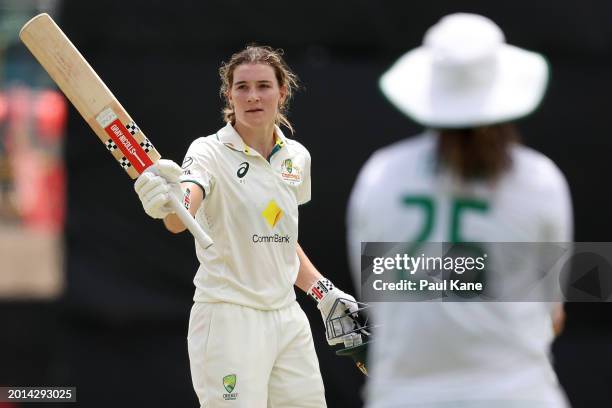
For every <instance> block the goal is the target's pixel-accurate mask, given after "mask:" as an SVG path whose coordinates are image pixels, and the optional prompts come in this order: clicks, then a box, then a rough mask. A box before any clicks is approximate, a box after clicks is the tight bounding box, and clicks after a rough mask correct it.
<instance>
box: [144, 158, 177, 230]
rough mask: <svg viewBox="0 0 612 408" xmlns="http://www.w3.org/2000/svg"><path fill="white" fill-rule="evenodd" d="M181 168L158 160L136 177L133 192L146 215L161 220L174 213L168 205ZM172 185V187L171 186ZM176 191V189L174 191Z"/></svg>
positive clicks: (169, 162)
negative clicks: (134, 191)
mask: <svg viewBox="0 0 612 408" xmlns="http://www.w3.org/2000/svg"><path fill="white" fill-rule="evenodd" d="M181 172H182V170H181V167H180V166H179V165H178V164H176V163H175V162H173V161H171V160H164V159H162V160H158V161H157V162H156V163H155V164H154V165H152V166H150V167H149V168H148V169H147V170H145V171H144V173H142V174H141V175H140V177H138V179H137V180H136V182H135V183H134V190H136V193H137V194H138V198H140V201H141V203H142V207H143V208H144V210H145V212H146V213H147V215H149V216H150V217H152V218H157V219H163V218H166V216H167V215H169V214H172V213H173V212H174V211H173V210H172V207H171V205H170V199H171V197H172V194H173V193H172V191H173V187H174V186H176V185H178V183H179V181H180V176H181ZM173 185H174V186H173ZM174 190H176V189H174Z"/></svg>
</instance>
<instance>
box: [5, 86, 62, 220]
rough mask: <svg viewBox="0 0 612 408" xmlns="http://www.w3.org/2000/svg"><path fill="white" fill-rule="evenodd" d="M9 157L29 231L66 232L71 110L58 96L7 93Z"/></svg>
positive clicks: (38, 92) (18, 88) (27, 90)
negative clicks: (66, 142) (66, 143)
mask: <svg viewBox="0 0 612 408" xmlns="http://www.w3.org/2000/svg"><path fill="white" fill-rule="evenodd" d="M6 101H7V106H8V109H7V119H8V121H7V124H6V125H7V126H6V128H7V134H6V137H5V148H6V152H7V153H8V157H9V161H10V166H11V173H12V175H13V180H12V182H13V190H14V192H15V203H16V209H17V212H18V214H19V216H20V218H21V220H22V221H23V223H24V225H25V226H26V227H27V228H34V229H40V230H45V231H50V232H61V229H62V228H63V225H64V214H65V201H66V198H65V195H66V186H65V184H66V182H65V178H66V177H65V169H64V164H63V160H62V157H61V151H62V148H61V147H62V146H61V144H62V139H63V137H64V131H65V124H66V117H67V104H66V100H65V99H64V98H63V96H62V95H61V94H60V93H59V92H58V91H55V90H50V89H46V90H35V89H30V88H27V87H24V86H16V87H12V88H10V89H9V90H8V92H7V93H6Z"/></svg>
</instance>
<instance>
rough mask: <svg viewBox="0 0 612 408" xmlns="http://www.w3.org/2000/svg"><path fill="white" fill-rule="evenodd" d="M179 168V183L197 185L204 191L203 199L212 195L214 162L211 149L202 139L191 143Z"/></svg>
mask: <svg viewBox="0 0 612 408" xmlns="http://www.w3.org/2000/svg"><path fill="white" fill-rule="evenodd" d="M181 168H182V169H183V174H182V175H181V183H186V182H191V183H195V184H197V185H199V186H200V188H201V189H202V191H204V197H208V196H209V195H210V194H211V193H212V191H213V190H214V185H215V177H214V171H215V161H214V155H213V152H212V147H211V146H210V145H209V144H208V143H206V141H205V140H204V138H200V139H197V140H195V141H194V142H193V143H191V146H189V149H188V150H187V154H186V155H185V159H184V160H183V164H182V165H181Z"/></svg>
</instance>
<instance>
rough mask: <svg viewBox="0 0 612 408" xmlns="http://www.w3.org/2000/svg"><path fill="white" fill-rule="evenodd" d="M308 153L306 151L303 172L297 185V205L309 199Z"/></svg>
mask: <svg viewBox="0 0 612 408" xmlns="http://www.w3.org/2000/svg"><path fill="white" fill-rule="evenodd" d="M310 161H311V159H310V153H309V152H308V151H306V162H305V164H304V173H303V179H302V183H301V184H300V185H299V187H298V191H297V201H298V205H302V204H306V203H307V202H309V201H310V190H311V184H310Z"/></svg>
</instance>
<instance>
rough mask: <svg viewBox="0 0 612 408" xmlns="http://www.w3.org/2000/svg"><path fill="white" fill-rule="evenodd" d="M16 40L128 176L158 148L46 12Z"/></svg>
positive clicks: (144, 164) (147, 162)
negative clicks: (42, 69)
mask: <svg viewBox="0 0 612 408" xmlns="http://www.w3.org/2000/svg"><path fill="white" fill-rule="evenodd" d="M19 37H20V38H21V41H22V42H23V43H24V44H25V45H26V47H28V49H29V50H30V52H32V54H33V55H34V57H35V58H36V59H37V60H38V62H39V63H40V65H42V67H43V68H44V69H45V71H47V73H48V74H49V76H51V78H52V79H53V81H54V82H55V83H56V84H57V86H58V87H59V88H60V89H61V90H62V92H63V93H64V94H65V95H66V97H67V98H68V99H69V100H70V102H71V103H72V105H73V106H74V107H75V108H76V109H77V111H78V112H79V113H80V114H81V116H82V117H83V119H85V121H86V122H87V123H88V124H89V126H90V127H91V128H92V129H93V131H94V132H95V133H96V135H97V136H98V138H99V139H100V140H101V141H102V143H104V144H105V145H106V148H107V149H108V150H109V151H110V152H111V154H112V155H113V157H114V158H115V159H116V160H117V161H118V162H119V164H120V165H121V166H122V167H123V168H124V170H125V171H126V172H127V173H128V174H129V175H130V177H132V178H133V179H134V178H136V177H138V176H139V175H140V174H141V173H142V172H143V171H144V170H145V169H146V168H147V167H149V166H150V165H151V164H153V163H154V162H156V161H157V160H159V159H160V157H161V156H160V154H159V152H158V151H157V150H156V149H155V147H154V146H153V144H152V143H151V141H150V140H149V139H147V137H146V136H145V135H144V133H143V132H142V131H141V130H140V128H139V127H138V126H137V125H136V123H135V122H134V121H133V120H132V118H131V117H130V115H129V114H128V113H127V111H126V110H125V109H124V108H123V106H121V104H120V103H119V101H118V100H117V98H115V96H114V95H113V94H112V92H111V91H110V90H109V89H108V87H107V86H106V85H105V84H104V82H103V81H102V80H101V79H100V77H99V76H98V74H96V72H95V71H94V70H93V68H92V67H91V66H90V65H89V63H88V62H87V60H85V58H84V57H83V56H82V55H81V53H80V52H79V51H78V50H77V48H76V47H75V46H74V44H72V42H71V41H70V40H69V39H68V37H67V36H66V35H65V34H64V33H63V31H62V30H61V29H60V28H59V26H58V25H57V24H56V23H55V21H53V19H52V18H51V17H50V16H49V15H48V14H46V13H43V14H39V15H37V16H36V17H34V18H32V19H31V20H30V21H28V22H27V23H26V24H25V25H24V26H23V28H22V29H21V31H20V32H19Z"/></svg>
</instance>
